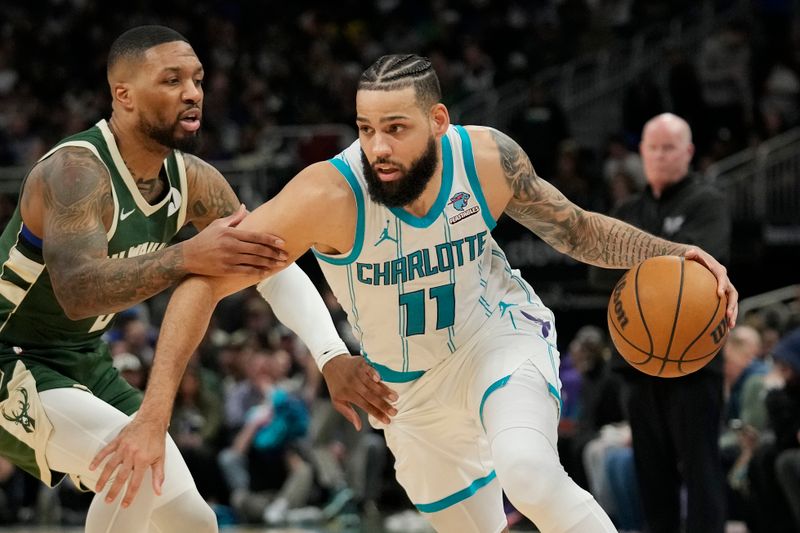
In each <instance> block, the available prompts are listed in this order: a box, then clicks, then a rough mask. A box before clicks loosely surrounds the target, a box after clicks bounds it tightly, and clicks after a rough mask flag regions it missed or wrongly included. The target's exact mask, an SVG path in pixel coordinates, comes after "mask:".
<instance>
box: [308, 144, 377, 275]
mask: <svg viewBox="0 0 800 533" xmlns="http://www.w3.org/2000/svg"><path fill="white" fill-rule="evenodd" d="M328 162H329V163H330V164H332V165H333V166H334V167H335V168H336V170H338V171H339V173H340V174H341V175H342V176H344V179H345V181H347V184H348V185H349V186H350V189H351V190H352V191H353V196H354V197H355V199H356V234H355V239H354V240H353V247H352V248H351V249H350V251H349V252H345V253H343V254H338V255H329V254H324V253H322V252H320V251H318V250H316V249H315V248H313V247H312V248H311V252H312V253H313V254H314V255H315V256H316V257H317V259H319V260H320V261H324V262H326V263H330V264H332V265H349V264H350V263H352V262H353V261H355V260H356V259H357V258H358V256H359V255H360V254H361V248H362V247H363V245H364V216H365V212H364V191H363V190H362V189H361V186H360V185H359V183H358V179H356V176H355V174H353V169H351V168H350V166H349V165H348V164H347V163H346V162H345V161H344V160H343V159H340V158H338V157H335V158H333V159H329V160H328Z"/></svg>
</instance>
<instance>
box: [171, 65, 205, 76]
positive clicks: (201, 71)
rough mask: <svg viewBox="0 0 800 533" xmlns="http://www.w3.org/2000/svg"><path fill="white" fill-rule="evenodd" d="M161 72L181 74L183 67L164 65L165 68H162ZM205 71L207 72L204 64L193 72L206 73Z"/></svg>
mask: <svg viewBox="0 0 800 533" xmlns="http://www.w3.org/2000/svg"><path fill="white" fill-rule="evenodd" d="M161 72H162V73H164V72H170V73H174V74H179V73H180V72H181V68H180V67H164V68H163V69H161ZM204 73H205V69H203V67H202V66H200V67H197V68H196V69H195V70H194V72H193V74H204Z"/></svg>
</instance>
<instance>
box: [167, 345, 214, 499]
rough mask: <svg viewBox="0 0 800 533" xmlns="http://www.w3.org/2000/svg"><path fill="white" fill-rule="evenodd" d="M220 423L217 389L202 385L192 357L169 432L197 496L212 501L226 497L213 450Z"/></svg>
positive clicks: (199, 369) (181, 384)
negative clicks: (186, 467) (195, 486)
mask: <svg viewBox="0 0 800 533" xmlns="http://www.w3.org/2000/svg"><path fill="white" fill-rule="evenodd" d="M221 426H222V400H221V398H220V396H219V391H217V390H214V389H213V388H211V387H208V386H204V383H203V380H202V378H201V368H200V366H199V365H198V364H197V361H196V359H195V360H194V361H192V362H190V364H189V366H188V367H187V369H186V372H185V373H184V375H183V379H182V380H181V383H180V385H179V388H178V394H177V396H176V398H175V407H174V408H173V411H172V419H171V421H170V425H169V434H170V435H171V436H172V439H173V440H174V441H175V444H176V445H177V446H178V449H179V450H180V452H181V455H182V456H183V458H184V460H185V461H186V465H187V466H188V467H189V471H191V472H192V477H194V480H195V483H196V484H197V490H198V491H199V492H200V495H201V496H203V497H204V498H205V499H206V500H209V501H216V502H220V501H224V500H226V499H227V494H226V491H225V487H224V484H223V482H222V476H221V474H220V472H219V469H218V467H217V462H216V453H215V446H216V443H217V437H218V434H219V431H220V429H221Z"/></svg>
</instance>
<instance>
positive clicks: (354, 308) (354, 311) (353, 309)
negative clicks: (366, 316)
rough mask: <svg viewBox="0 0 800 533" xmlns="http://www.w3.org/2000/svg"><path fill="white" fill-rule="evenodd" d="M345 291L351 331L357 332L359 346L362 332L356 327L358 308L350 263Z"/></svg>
mask: <svg viewBox="0 0 800 533" xmlns="http://www.w3.org/2000/svg"><path fill="white" fill-rule="evenodd" d="M347 290H348V291H350V310H351V312H352V314H353V329H354V330H356V331H357V332H358V342H359V344H361V343H362V341H363V340H364V332H363V331H361V327H360V326H359V325H358V321H359V316H358V307H357V306H356V291H355V287H353V265H352V263H351V264H349V265H347Z"/></svg>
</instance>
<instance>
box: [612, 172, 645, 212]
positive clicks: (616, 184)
mask: <svg viewBox="0 0 800 533" xmlns="http://www.w3.org/2000/svg"><path fill="white" fill-rule="evenodd" d="M640 191H641V187H639V186H638V184H637V183H636V180H635V179H634V178H633V177H632V176H631V175H630V174H628V173H626V172H617V173H615V174H614V175H613V176H611V181H609V183H608V201H609V203H610V204H611V205H610V207H611V208H612V209H617V208H618V207H619V206H621V205H622V204H624V203H626V202H627V201H628V200H630V199H631V198H633V196H634V195H635V194H636V193H638V192H640Z"/></svg>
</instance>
